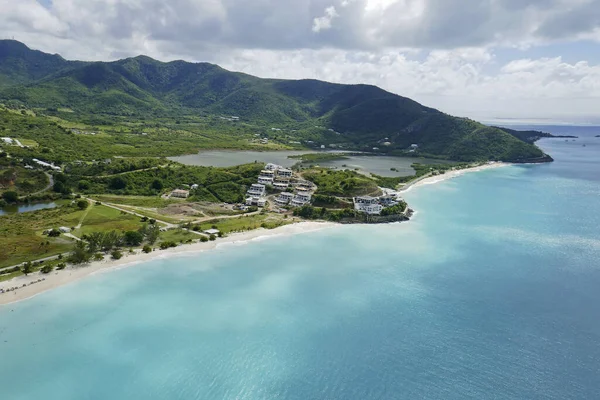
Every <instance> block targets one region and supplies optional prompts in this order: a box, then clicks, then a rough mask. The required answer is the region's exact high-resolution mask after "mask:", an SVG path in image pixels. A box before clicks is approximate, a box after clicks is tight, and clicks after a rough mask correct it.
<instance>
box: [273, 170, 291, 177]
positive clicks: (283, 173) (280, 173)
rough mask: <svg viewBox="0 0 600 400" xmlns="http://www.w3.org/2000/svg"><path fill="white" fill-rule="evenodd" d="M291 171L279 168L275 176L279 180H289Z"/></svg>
mask: <svg viewBox="0 0 600 400" xmlns="http://www.w3.org/2000/svg"><path fill="white" fill-rule="evenodd" d="M292 174H293V173H292V170H291V169H287V168H280V169H278V170H277V176H278V177H279V178H291V177H292Z"/></svg>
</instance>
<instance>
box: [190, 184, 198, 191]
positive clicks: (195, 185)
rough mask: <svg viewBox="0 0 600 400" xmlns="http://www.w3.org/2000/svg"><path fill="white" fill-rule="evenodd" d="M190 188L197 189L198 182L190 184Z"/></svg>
mask: <svg viewBox="0 0 600 400" xmlns="http://www.w3.org/2000/svg"><path fill="white" fill-rule="evenodd" d="M190 188H191V189H192V190H196V189H198V184H197V183H194V184H193V185H192V186H190Z"/></svg>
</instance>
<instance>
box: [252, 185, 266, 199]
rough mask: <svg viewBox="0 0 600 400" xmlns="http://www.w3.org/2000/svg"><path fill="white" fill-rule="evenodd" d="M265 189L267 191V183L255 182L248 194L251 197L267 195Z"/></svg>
mask: <svg viewBox="0 0 600 400" xmlns="http://www.w3.org/2000/svg"><path fill="white" fill-rule="evenodd" d="M265 191H266V187H265V185H263V184H260V183H254V184H252V186H250V189H248V196H249V197H262V196H264V195H265Z"/></svg>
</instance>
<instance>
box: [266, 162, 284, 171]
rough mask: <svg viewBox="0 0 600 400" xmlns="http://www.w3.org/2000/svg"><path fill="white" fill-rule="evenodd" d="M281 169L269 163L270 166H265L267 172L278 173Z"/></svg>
mask: <svg viewBox="0 0 600 400" xmlns="http://www.w3.org/2000/svg"><path fill="white" fill-rule="evenodd" d="M279 168H281V167H280V166H279V165H277V164H272V163H268V164H267V165H266V166H265V169H266V170H268V171H277V170H278V169H279Z"/></svg>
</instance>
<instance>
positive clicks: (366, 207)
mask: <svg viewBox="0 0 600 400" xmlns="http://www.w3.org/2000/svg"><path fill="white" fill-rule="evenodd" d="M354 209H355V210H356V211H360V212H364V213H367V214H381V211H382V210H383V206H382V205H381V204H379V199H377V198H375V197H370V196H363V197H355V198H354Z"/></svg>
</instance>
